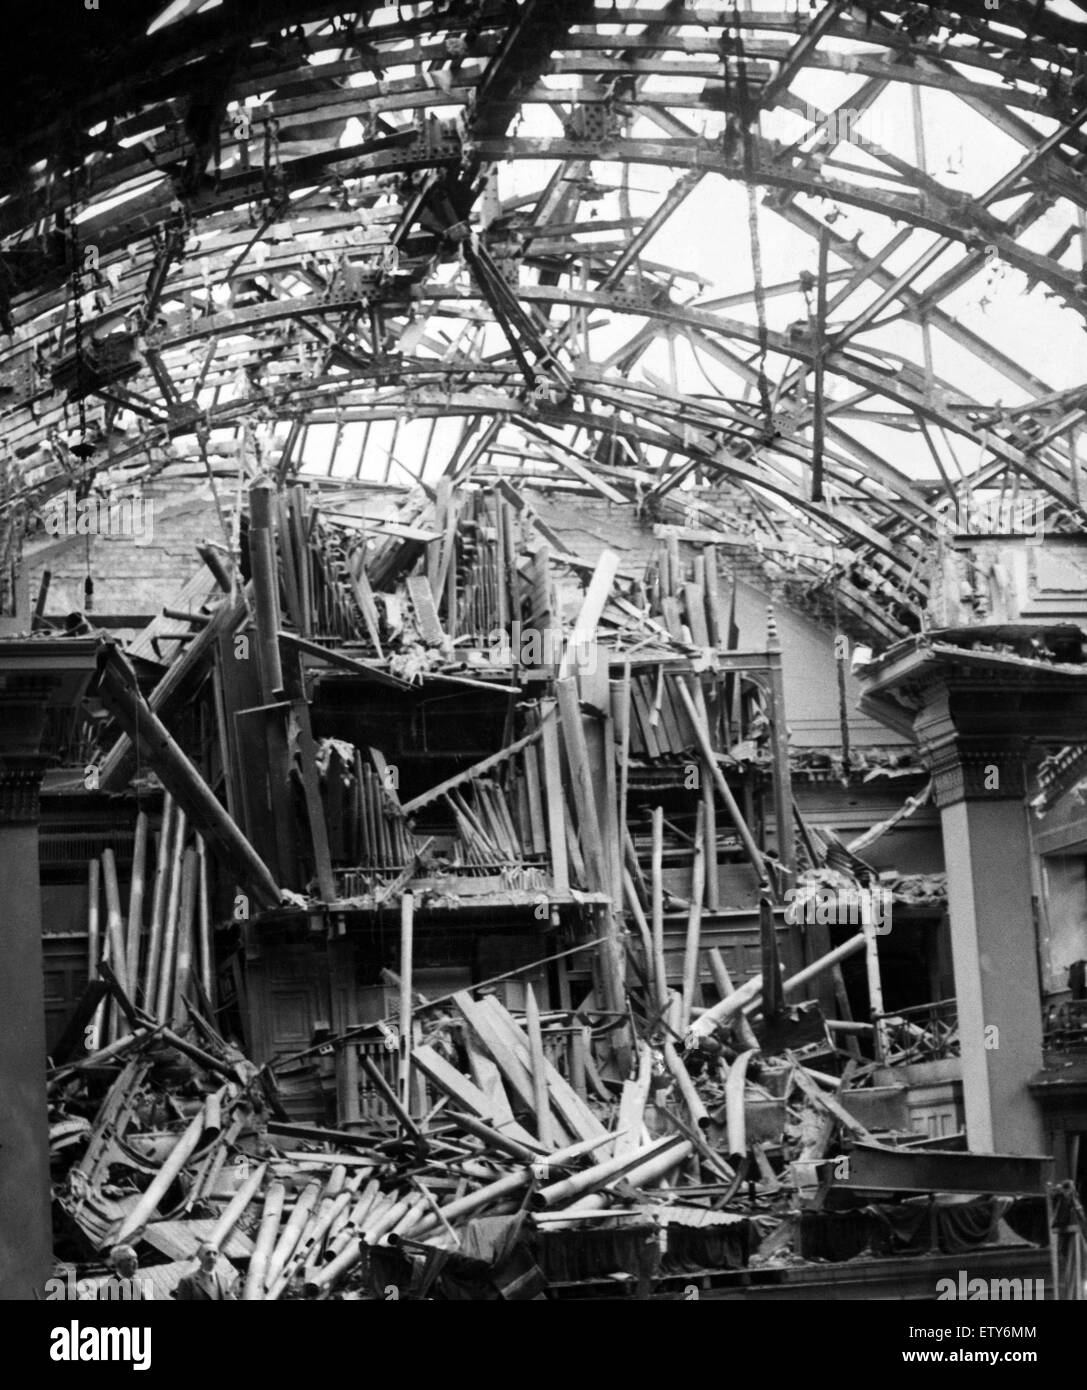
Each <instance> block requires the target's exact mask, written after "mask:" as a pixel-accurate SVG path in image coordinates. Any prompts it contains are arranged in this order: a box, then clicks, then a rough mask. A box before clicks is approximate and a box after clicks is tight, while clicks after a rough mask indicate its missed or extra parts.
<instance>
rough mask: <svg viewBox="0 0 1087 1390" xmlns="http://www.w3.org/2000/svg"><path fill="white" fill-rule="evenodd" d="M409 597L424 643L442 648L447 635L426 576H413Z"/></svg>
mask: <svg viewBox="0 0 1087 1390" xmlns="http://www.w3.org/2000/svg"><path fill="white" fill-rule="evenodd" d="M408 597H409V598H410V599H411V606H412V608H413V609H414V610H415V621H416V622H417V623H418V625H419V633H420V636H421V637H422V639H423V641H424V642H426V644H427V645H428V646H431V647H436V646H440V645H441V643H442V642H444V641H445V633H444V631H443V630H442V624H441V619H440V618H439V617H438V605H437V604H436V603H435V602H434V594H433V593H432V592H431V588H430V581H429V580H428V579H427V577H426V575H423V574H417V575H413V576H412V577H411V578H410V579H409V580H408Z"/></svg>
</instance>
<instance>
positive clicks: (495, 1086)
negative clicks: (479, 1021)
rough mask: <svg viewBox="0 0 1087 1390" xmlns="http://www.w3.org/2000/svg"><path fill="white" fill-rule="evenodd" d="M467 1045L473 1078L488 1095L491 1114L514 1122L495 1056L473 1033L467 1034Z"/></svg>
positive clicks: (496, 1117)
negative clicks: (484, 1047)
mask: <svg viewBox="0 0 1087 1390" xmlns="http://www.w3.org/2000/svg"><path fill="white" fill-rule="evenodd" d="M466 1047H467V1051H468V1066H469V1068H470V1069H471V1072H472V1079H473V1080H474V1081H475V1083H476V1085H477V1086H478V1087H479V1089H480V1090H481V1091H482V1092H483V1094H484V1095H485V1096H486V1097H487V1102H488V1104H489V1105H490V1107H491V1114H492V1115H493V1116H494V1117H495V1119H496V1120H504V1121H508V1122H510V1123H513V1111H512V1110H511V1109H510V1102H509V1097H508V1096H507V1095H506V1088H505V1087H504V1086H503V1085H502V1073H501V1072H500V1071H499V1069H498V1065H497V1063H496V1062H495V1061H494V1058H493V1057H491V1055H490V1053H488V1052H486V1051H485V1050H484V1049H483V1047H481V1046H480V1044H479V1043H478V1042H477V1041H476V1039H475V1038H474V1037H472V1035H471V1033H469V1034H468V1036H467V1042H466Z"/></svg>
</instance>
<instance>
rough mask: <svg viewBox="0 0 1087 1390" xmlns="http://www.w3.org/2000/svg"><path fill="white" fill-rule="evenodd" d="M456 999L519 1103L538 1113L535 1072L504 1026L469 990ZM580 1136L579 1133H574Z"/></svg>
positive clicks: (531, 1113)
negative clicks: (518, 1052) (532, 1071)
mask: <svg viewBox="0 0 1087 1390" xmlns="http://www.w3.org/2000/svg"><path fill="white" fill-rule="evenodd" d="M453 1003H454V1004H455V1005H456V1006H457V1008H458V1009H459V1010H460V1013H461V1016H462V1017H463V1018H464V1020H465V1022H466V1023H467V1024H468V1025H469V1027H470V1028H471V1029H472V1031H473V1032H474V1033H475V1035H476V1037H477V1038H478V1040H479V1043H480V1046H481V1047H482V1048H483V1049H484V1050H485V1051H486V1052H488V1053H490V1055H491V1057H492V1058H493V1060H494V1061H495V1062H496V1063H497V1065H498V1069H499V1070H500V1071H501V1073H502V1075H503V1077H504V1078H505V1082H506V1085H507V1086H508V1087H509V1088H510V1091H511V1092H512V1094H513V1095H514V1096H515V1097H516V1099H517V1101H518V1103H519V1104H520V1105H521V1106H522V1107H523V1108H524V1109H525V1110H527V1111H528V1112H529V1114H530V1115H535V1114H536V1097H535V1092H534V1090H533V1086H532V1076H531V1074H530V1072H529V1069H528V1065H527V1062H525V1061H522V1060H521V1058H520V1057H518V1056H517V1055H516V1054H515V1052H514V1050H513V1048H512V1047H511V1045H510V1042H509V1039H508V1038H506V1037H504V1036H503V1032H502V1030H501V1028H499V1027H496V1025H495V1022H494V1019H493V1018H492V1017H491V1015H490V1014H489V1013H488V1011H487V1009H486V1008H485V1007H484V1006H483V1004H481V1003H479V1002H478V1001H477V1000H475V999H473V998H472V996H471V995H470V994H468V993H467V992H466V991H462V992H461V993H460V994H455V995H454V996H453ZM576 1137H580V1136H575V1138H576Z"/></svg>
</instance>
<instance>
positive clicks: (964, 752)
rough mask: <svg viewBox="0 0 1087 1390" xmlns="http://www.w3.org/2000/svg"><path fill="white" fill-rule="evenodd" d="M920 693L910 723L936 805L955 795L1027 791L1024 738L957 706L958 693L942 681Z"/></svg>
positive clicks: (1017, 795) (974, 797)
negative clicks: (921, 699)
mask: <svg viewBox="0 0 1087 1390" xmlns="http://www.w3.org/2000/svg"><path fill="white" fill-rule="evenodd" d="M925 695H926V699H925V702H924V705H923V706H922V708H921V709H920V710H918V712H917V714H916V715H915V716H914V722H913V727H914V731H915V733H916V735H917V740H918V744H919V746H920V752H921V757H922V760H923V761H924V763H925V766H926V767H927V768H928V769H929V771H930V772H931V773H932V779H933V797H934V799H935V802H936V805H937V807H939V808H941V809H942V808H943V807H945V806H952V805H954V804H955V803H956V802H959V801H990V800H993V799H997V800H1004V801H1018V800H1022V798H1023V797H1024V796H1025V795H1026V792H1027V761H1028V752H1029V750H1028V747H1027V740H1025V739H1023V738H1022V737H1016V736H1015V735H1012V734H1009V733H1008V732H1007V731H1006V730H1004V729H996V728H989V729H986V728H985V724H986V723H987V722H989V721H987V720H985V719H984V718H981V719H978V720H976V721H974V720H972V719H971V718H970V716H969V713H967V711H964V710H963V708H962V705H961V699H962V697H961V693H959V692H954V691H952V689H950V688H949V686H948V685H946V684H945V683H943V682H933V683H932V684H931V685H929V686H928V688H927V690H926V691H925ZM953 703H954V706H955V707H954V709H953V708H952V706H953ZM994 722H995V721H994ZM972 723H973V724H974V728H972V729H971V728H970V725H971V724H972Z"/></svg>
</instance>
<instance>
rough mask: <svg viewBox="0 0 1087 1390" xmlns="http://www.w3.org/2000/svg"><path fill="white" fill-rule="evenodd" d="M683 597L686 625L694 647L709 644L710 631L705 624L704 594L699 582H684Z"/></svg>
mask: <svg viewBox="0 0 1087 1390" xmlns="http://www.w3.org/2000/svg"><path fill="white" fill-rule="evenodd" d="M683 597H684V598H685V599H686V600H687V626H688V627H689V628H690V629H691V637H692V638H693V639H694V643H695V646H696V647H708V646H709V645H710V632H709V628H708V626H707V624H706V594H705V591H704V589H703V588H702V585H701V584H690V583H688V584H684V586H683Z"/></svg>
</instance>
